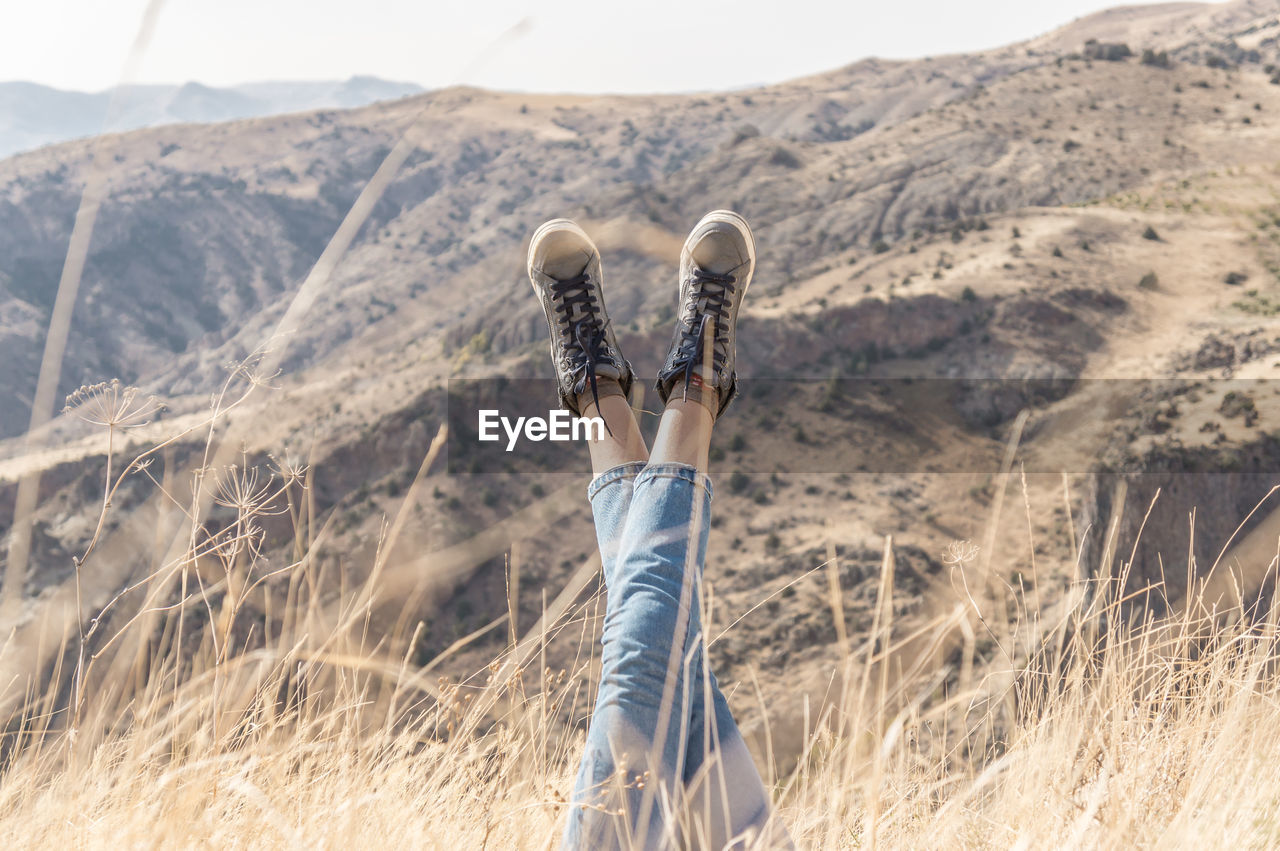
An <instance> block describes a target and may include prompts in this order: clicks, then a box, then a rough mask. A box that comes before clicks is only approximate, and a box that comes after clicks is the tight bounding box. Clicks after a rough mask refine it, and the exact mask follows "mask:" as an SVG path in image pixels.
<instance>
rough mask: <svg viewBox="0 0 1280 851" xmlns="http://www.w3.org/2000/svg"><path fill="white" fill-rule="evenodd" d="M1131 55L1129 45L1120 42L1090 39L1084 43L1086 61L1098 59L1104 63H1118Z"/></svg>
mask: <svg viewBox="0 0 1280 851" xmlns="http://www.w3.org/2000/svg"><path fill="white" fill-rule="evenodd" d="M1132 55H1133V51H1132V50H1130V49H1129V45H1127V44H1123V43H1120V42H1105V41H1098V40H1097V39H1096V38H1091V39H1089V40H1088V41H1086V42H1085V43H1084V56H1085V58H1086V59H1100V60H1102V61H1104V62H1120V61H1122V60H1124V59H1128V58H1129V57H1130V56H1132Z"/></svg>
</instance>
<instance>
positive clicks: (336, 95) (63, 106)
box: [0, 76, 422, 158]
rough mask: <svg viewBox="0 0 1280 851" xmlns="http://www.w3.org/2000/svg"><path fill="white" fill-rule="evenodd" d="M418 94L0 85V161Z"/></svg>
mask: <svg viewBox="0 0 1280 851" xmlns="http://www.w3.org/2000/svg"><path fill="white" fill-rule="evenodd" d="M420 92H422V87H420V86H417V85H414V84H413V83H394V82H389V81H387V80H380V79H378V78H376V77H366V76H357V77H352V78H351V79H349V80H344V81H318V82H264V83H245V84H243V85H239V86H231V87H229V88H214V87H211V86H203V85H201V84H199V83H187V84H185V85H182V86H162V85H129V86H118V87H116V88H112V89H107V90H106V91H103V92H95V93H92V94H90V93H86V92H69V91H62V90H59V89H53V88H50V87H48V86H42V85H38V84H36V83H23V82H12V83H0V158H4V157H7V156H10V155H12V154H15V153H17V152H19V151H26V150H31V149H33V148H38V147H40V146H42V145H50V144H54V143H57V142H64V141H67V140H69V139H78V138H83V137H87V136H93V135H96V134H98V133H101V132H103V131H116V132H121V131H128V130H135V129H137V128H140V127H155V126H158V125H162V124H176V123H197V124H206V123H209V122H217V121H231V120H234V119H237V118H253V117H257V116H263V115H278V114H282V113H287V112H302V111H305V110H315V109H333V108H336V109H348V108H352V107H358V106H365V105H367V104H370V103H374V102H377V101H382V100H395V99H396V98H401V97H406V96H408V95H413V94H418V93H420Z"/></svg>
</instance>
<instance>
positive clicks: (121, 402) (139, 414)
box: [62, 378, 164, 429]
mask: <svg viewBox="0 0 1280 851" xmlns="http://www.w3.org/2000/svg"><path fill="white" fill-rule="evenodd" d="M140 392H141V391H139V390H138V388H137V387H128V386H126V385H124V384H121V383H120V379H118V378H113V379H111V380H110V381H102V382H99V383H97V384H86V385H85V386H83V387H81V388H80V389H78V390H76V391H75V392H74V393H72V394H71V395H70V396H68V397H67V403H66V407H64V408H63V409H62V412H63V413H64V414H71V415H72V416H74V417H76V418H77V419H79V420H81V421H83V422H86V423H89V424H90V425H97V426H106V427H107V428H113V429H115V428H119V429H127V428H138V427H139V426H144V425H146V424H147V423H149V422H151V418H152V417H153V416H155V414H157V413H158V412H160V411H162V410H164V405H163V404H162V403H161V402H160V401H159V400H158V399H156V397H155V396H142V397H139V395H138V394H139V393H140Z"/></svg>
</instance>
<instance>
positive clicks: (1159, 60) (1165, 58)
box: [1139, 47, 1173, 69]
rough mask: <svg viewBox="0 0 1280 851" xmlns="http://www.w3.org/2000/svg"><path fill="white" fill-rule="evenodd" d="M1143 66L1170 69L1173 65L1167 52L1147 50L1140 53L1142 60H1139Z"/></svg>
mask: <svg viewBox="0 0 1280 851" xmlns="http://www.w3.org/2000/svg"><path fill="white" fill-rule="evenodd" d="M1139 62H1141V63H1142V64H1143V65H1150V66H1151V67H1152V68H1165V69H1168V68H1170V67H1172V65H1173V63H1172V62H1170V61H1169V51H1167V50H1161V51H1159V52H1157V51H1154V50H1152V49H1151V48H1149V47H1148V48H1147V49H1145V50H1143V51H1142V58H1141V59H1140V60H1139Z"/></svg>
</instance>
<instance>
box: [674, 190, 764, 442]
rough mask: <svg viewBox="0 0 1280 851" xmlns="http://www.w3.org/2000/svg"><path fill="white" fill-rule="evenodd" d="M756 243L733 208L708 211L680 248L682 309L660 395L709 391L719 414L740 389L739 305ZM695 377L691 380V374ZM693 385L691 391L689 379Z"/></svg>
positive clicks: (687, 395) (709, 402) (747, 283)
mask: <svg viewBox="0 0 1280 851" xmlns="http://www.w3.org/2000/svg"><path fill="white" fill-rule="evenodd" d="M755 265H756V243H755V239H754V238H753V237H752V236H751V228H750V227H748V226H747V222H746V220H745V219H743V218H742V216H739V215H738V214H737V213H732V212H730V211H728V210H716V211H714V212H711V213H707V214H706V215H705V216H703V217H702V221H700V222H698V224H697V225H696V226H695V227H694V229H693V232H692V233H690V234H689V238H688V239H687V240H685V243H684V249H683V250H682V251H681V252H680V308H679V314H678V315H677V318H676V333H675V337H674V338H673V339H672V341H671V350H670V351H669V352H668V353H667V359H666V362H665V363H664V364H663V367H662V370H661V371H660V372H659V373H658V382H657V390H658V396H659V397H660V398H661V399H662V402H663V404H666V402H667V399H668V398H670V396H671V395H672V394H673V392H678V393H681V394H682V396H683V398H690V396H691V395H697V396H699V397H701V394H703V393H707V392H711V393H715V394H716V396H715V397H714V399H713V400H704V401H705V402H706V404H707V407H708V408H710V409H711V411H712V412H713V413H715V414H716V416H717V417H719V416H720V415H721V414H723V413H724V412H725V409H726V408H728V407H729V403H730V402H732V401H733V397H734V396H735V395H736V394H737V392H738V375H737V372H736V371H735V369H734V367H735V364H736V361H737V345H736V337H737V325H738V308H739V307H740V306H741V305H742V297H743V296H745V295H746V294H747V287H748V286H750V284H751V273H752V272H753V271H754V270H755ZM695 377H696V379H697V381H696V382H695V381H694V379H695ZM691 383H693V384H695V394H691V393H690V384H691Z"/></svg>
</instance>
